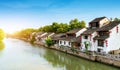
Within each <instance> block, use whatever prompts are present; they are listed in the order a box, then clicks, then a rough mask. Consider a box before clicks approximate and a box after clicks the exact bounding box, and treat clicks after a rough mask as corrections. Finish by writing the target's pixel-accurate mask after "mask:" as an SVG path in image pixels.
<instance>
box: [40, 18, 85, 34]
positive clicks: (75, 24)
mask: <svg viewBox="0 0 120 70" xmlns="http://www.w3.org/2000/svg"><path fill="white" fill-rule="evenodd" d="M85 26H86V25H85V21H79V20H78V19H74V20H71V21H70V22H69V24H67V23H57V22H53V23H52V25H46V26H43V27H40V28H39V29H38V30H39V31H43V32H55V33H65V32H68V31H69V30H72V29H74V28H84V27H85Z"/></svg>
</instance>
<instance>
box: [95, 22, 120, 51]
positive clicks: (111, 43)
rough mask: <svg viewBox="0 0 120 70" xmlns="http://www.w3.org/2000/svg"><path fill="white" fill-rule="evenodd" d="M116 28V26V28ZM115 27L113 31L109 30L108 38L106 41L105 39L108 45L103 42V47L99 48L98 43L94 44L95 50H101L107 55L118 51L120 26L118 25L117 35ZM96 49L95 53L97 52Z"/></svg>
mask: <svg viewBox="0 0 120 70" xmlns="http://www.w3.org/2000/svg"><path fill="white" fill-rule="evenodd" d="M116 27H117V26H116ZM116 27H114V28H113V29H111V30H110V32H111V33H110V36H109V38H108V39H106V40H105V41H107V43H108V44H106V42H104V46H103V47H100V46H98V41H96V42H95V44H96V46H98V47H97V49H98V48H99V49H102V52H105V53H108V52H110V51H112V50H118V49H120V24H119V25H118V33H117V31H116ZM97 49H96V51H97Z"/></svg>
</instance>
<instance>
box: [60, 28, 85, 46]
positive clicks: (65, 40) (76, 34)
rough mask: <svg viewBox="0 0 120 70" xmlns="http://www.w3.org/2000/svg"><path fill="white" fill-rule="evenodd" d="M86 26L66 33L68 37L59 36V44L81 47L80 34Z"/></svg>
mask: <svg viewBox="0 0 120 70" xmlns="http://www.w3.org/2000/svg"><path fill="white" fill-rule="evenodd" d="M85 30H86V28H77V29H73V30H70V31H69V32H67V33H66V37H62V38H59V46H65V47H76V48H80V46H81V39H80V35H81V33H83V32H84V31H85Z"/></svg>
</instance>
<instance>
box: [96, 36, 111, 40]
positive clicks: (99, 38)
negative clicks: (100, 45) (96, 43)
mask: <svg viewBox="0 0 120 70" xmlns="http://www.w3.org/2000/svg"><path fill="white" fill-rule="evenodd" d="M107 38H109V36H96V37H94V39H97V40H105V39H107Z"/></svg>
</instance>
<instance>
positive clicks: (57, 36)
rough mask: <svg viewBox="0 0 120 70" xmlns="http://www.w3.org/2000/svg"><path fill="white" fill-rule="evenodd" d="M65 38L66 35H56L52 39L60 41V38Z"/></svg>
mask: <svg viewBox="0 0 120 70" xmlns="http://www.w3.org/2000/svg"><path fill="white" fill-rule="evenodd" d="M65 36H66V33H60V34H54V35H53V36H52V37H51V38H52V39H53V40H58V39H59V38H61V37H65Z"/></svg>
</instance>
